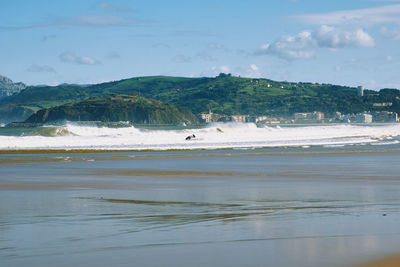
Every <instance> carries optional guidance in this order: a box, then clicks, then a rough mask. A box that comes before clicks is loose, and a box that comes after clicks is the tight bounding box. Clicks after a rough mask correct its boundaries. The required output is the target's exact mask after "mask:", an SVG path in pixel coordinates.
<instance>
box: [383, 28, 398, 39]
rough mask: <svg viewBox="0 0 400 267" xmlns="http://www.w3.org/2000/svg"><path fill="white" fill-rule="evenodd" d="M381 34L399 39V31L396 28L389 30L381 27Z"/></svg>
mask: <svg viewBox="0 0 400 267" xmlns="http://www.w3.org/2000/svg"><path fill="white" fill-rule="evenodd" d="M381 34H382V36H383V37H386V38H390V39H394V40H400V31H399V30H397V29H393V30H389V29H388V28H387V27H382V28H381Z"/></svg>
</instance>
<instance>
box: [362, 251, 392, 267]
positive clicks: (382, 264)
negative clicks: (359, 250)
mask: <svg viewBox="0 0 400 267" xmlns="http://www.w3.org/2000/svg"><path fill="white" fill-rule="evenodd" d="M398 266H400V254H398V255H394V256H391V257H388V258H383V259H379V260H375V261H372V262H369V263H365V264H361V265H359V266H358V267H398Z"/></svg>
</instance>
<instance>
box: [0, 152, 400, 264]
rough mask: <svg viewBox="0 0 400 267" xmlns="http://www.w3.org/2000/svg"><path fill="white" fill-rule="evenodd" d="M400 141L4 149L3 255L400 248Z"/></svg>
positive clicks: (87, 260)
mask: <svg viewBox="0 0 400 267" xmlns="http://www.w3.org/2000/svg"><path fill="white" fill-rule="evenodd" d="M399 162H400V149H399V147H398V146H396V145H394V146H387V145H386V146H385V145H381V146H359V147H357V146H352V147H345V148H323V147H311V148H302V149H300V148H286V149H256V150H208V151H174V152H173V151H168V152H167V151H166V152H119V153H117V152H113V153H111V152H110V153H61V154H16V155H7V154H5V155H0V262H2V265H3V264H4V266H26V265H33V266H43V265H52V266H71V265H77V266H85V265H88V266H93V265H96V266H109V265H117V266H120V265H122V266H123V265H127V266H132V265H133V266H343V265H344V266H346V265H353V264H358V263H361V262H365V261H368V260H371V259H375V258H377V257H381V256H386V255H389V254H391V253H398V252H400V246H399V244H400V228H399V227H398V225H399V223H398V222H399V221H400V175H399V173H400V164H399Z"/></svg>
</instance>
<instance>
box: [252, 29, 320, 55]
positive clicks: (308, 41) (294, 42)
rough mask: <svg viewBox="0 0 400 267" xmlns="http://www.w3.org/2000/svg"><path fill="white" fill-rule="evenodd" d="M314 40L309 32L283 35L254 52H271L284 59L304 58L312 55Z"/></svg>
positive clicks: (313, 52)
mask: <svg viewBox="0 0 400 267" xmlns="http://www.w3.org/2000/svg"><path fill="white" fill-rule="evenodd" d="M314 43H315V42H314V40H313V38H312V35H311V33H310V32H307V31H304V32H301V33H299V34H297V35H295V36H283V37H281V38H280V39H279V40H277V41H275V42H273V43H270V44H264V45H262V46H261V47H260V48H259V50H258V51H257V52H256V54H272V55H275V56H278V57H281V58H284V59H302V58H303V59H304V58H311V57H313V56H314V54H315V51H314V47H315V44H314Z"/></svg>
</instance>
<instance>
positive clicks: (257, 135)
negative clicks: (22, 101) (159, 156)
mask: <svg viewBox="0 0 400 267" xmlns="http://www.w3.org/2000/svg"><path fill="white" fill-rule="evenodd" d="M63 127H64V128H66V129H67V130H68V131H69V132H70V133H71V135H68V136H55V137H50V136H0V149H121V150H124V149H137V150H145V149H146V150H147V149H154V150H166V149H203V148H204V149H215V148H257V147H304V148H308V147H310V146H317V145H318V146H320V145H321V146H325V147H332V146H333V147H334V146H343V145H351V144H366V143H376V144H394V142H388V141H389V140H388V139H392V140H391V141H393V138H394V137H398V136H400V124H386V125H371V126H360V125H357V126H356V125H315V126H289V127H271V126H268V127H263V128H258V127H257V126H256V125H255V124H252V123H246V124H244V123H225V124H224V123H218V124H211V125H208V126H206V127H203V128H199V129H188V128H185V129H183V130H146V129H139V128H135V127H127V128H107V127H95V126H78V125H73V124H67V125H65V126H63ZM192 134H194V135H196V138H193V139H191V140H189V141H188V140H185V138H186V137H187V136H189V135H192Z"/></svg>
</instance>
